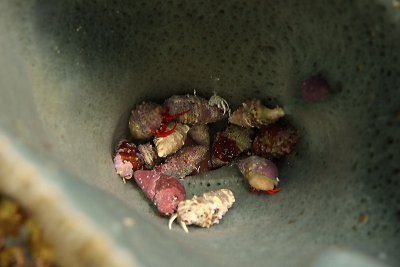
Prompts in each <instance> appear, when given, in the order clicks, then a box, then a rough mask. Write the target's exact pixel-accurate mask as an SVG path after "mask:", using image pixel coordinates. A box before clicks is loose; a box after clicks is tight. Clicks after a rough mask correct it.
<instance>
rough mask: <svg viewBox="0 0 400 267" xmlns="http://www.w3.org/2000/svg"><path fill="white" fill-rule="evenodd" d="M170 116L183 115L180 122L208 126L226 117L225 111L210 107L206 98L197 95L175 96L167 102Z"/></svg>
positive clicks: (165, 103) (165, 104)
mask: <svg viewBox="0 0 400 267" xmlns="http://www.w3.org/2000/svg"><path fill="white" fill-rule="evenodd" d="M164 107H165V109H166V110H167V111H168V113H169V114H170V115H174V114H179V113H183V114H182V115H181V116H179V117H178V121H179V122H181V123H186V124H190V125H198V124H207V123H212V122H216V121H219V120H221V119H223V118H224V117H225V114H224V110H223V109H221V108H218V107H217V106H210V105H209V104H208V101H207V100H206V99H205V98H202V97H200V96H196V95H174V96H171V97H170V98H168V99H167V100H165V102H164Z"/></svg>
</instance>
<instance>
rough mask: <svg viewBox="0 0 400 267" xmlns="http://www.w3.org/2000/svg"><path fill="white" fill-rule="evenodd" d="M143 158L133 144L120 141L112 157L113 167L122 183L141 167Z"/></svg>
mask: <svg viewBox="0 0 400 267" xmlns="http://www.w3.org/2000/svg"><path fill="white" fill-rule="evenodd" d="M143 165H144V162H143V157H142V155H141V154H140V152H139V150H138V148H137V147H136V145H135V144H134V143H130V142H128V141H127V140H121V141H120V142H119V143H118V144H117V146H116V148H115V155H114V167H115V170H116V172H117V174H118V175H119V176H121V177H122V178H123V179H124V181H125V179H130V178H132V175H133V172H134V171H136V170H139V169H141V168H142V167H143Z"/></svg>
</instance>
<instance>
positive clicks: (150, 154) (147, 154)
mask: <svg viewBox="0 0 400 267" xmlns="http://www.w3.org/2000/svg"><path fill="white" fill-rule="evenodd" d="M138 150H139V151H140V154H142V156H143V160H144V163H145V166H146V168H148V169H152V168H153V167H154V165H155V160H156V159H157V154H156V150H155V148H154V146H153V144H152V143H150V142H149V143H145V144H141V145H139V146H138Z"/></svg>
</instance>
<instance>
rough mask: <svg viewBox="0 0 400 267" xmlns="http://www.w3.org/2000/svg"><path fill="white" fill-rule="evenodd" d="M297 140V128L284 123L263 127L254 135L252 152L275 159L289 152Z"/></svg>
mask: <svg viewBox="0 0 400 267" xmlns="http://www.w3.org/2000/svg"><path fill="white" fill-rule="evenodd" d="M298 140H299V135H298V133H297V130H296V129H295V128H294V127H293V126H291V125H289V124H284V123H280V122H277V123H274V124H270V125H268V126H266V127H263V128H262V129H261V130H260V131H259V133H258V134H257V135H256V137H255V139H254V141H253V144H252V152H253V153H254V154H255V155H259V156H262V157H265V158H268V159H277V158H281V157H283V156H286V155H288V154H290V153H291V152H292V151H293V150H294V147H295V145H296V143H297V141H298Z"/></svg>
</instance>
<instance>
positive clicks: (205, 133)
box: [188, 124, 210, 147]
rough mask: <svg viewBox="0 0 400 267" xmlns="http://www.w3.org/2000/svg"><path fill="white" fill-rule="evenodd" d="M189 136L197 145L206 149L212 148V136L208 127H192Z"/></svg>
mask: <svg viewBox="0 0 400 267" xmlns="http://www.w3.org/2000/svg"><path fill="white" fill-rule="evenodd" d="M188 134H189V136H190V137H191V138H192V139H193V141H195V142H196V143H197V144H199V145H202V146H206V147H209V146H210V134H209V130H208V126H207V125H204V124H202V125H195V126H192V127H191V128H190V130H189V133H188Z"/></svg>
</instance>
